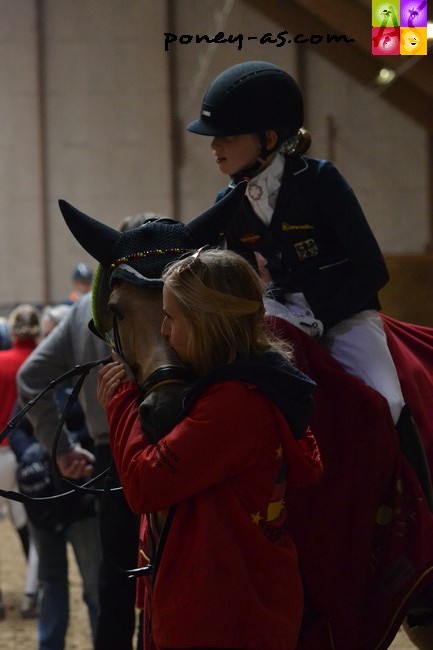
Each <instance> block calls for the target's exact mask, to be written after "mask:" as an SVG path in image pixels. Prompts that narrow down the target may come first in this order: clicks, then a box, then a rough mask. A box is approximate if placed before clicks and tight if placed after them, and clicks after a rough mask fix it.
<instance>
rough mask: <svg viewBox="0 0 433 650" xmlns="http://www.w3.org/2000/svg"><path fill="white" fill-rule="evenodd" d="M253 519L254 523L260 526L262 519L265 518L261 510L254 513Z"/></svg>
mask: <svg viewBox="0 0 433 650" xmlns="http://www.w3.org/2000/svg"><path fill="white" fill-rule="evenodd" d="M251 519H252V520H253V524H256V526H258V525H259V523H260V522H261V520H262V519H263V517H262V515H261V514H260V510H259V511H258V512H256V513H255V514H254V515H253V514H252V515H251Z"/></svg>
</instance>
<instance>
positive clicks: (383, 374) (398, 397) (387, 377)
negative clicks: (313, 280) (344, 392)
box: [264, 293, 404, 424]
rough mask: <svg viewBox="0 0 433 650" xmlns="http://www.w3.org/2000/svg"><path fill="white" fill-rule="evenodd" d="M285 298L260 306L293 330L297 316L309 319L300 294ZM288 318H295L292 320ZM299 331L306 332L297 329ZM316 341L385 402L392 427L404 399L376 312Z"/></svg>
mask: <svg viewBox="0 0 433 650" xmlns="http://www.w3.org/2000/svg"><path fill="white" fill-rule="evenodd" d="M287 298H288V301H287V302H286V304H285V305H281V304H279V303H276V302H275V301H274V300H270V299H268V298H266V299H265V301H264V302H265V307H266V311H267V313H269V314H272V315H274V316H279V317H281V318H285V319H286V320H288V322H290V323H292V324H293V325H295V326H298V325H297V322H296V320H299V316H300V315H301V314H305V315H306V316H307V317H308V318H311V317H312V316H313V312H312V310H311V307H310V305H309V304H308V302H307V301H306V299H305V296H304V295H303V294H302V293H296V294H288V295H287ZM287 312H289V314H287ZM292 315H296V319H293V318H292ZM299 328H300V329H302V330H303V331H306V330H305V329H304V328H303V327H301V326H300V325H299ZM316 340H317V341H318V343H319V345H321V346H322V347H323V348H324V349H325V350H327V351H328V352H329V354H330V355H331V356H332V357H333V358H334V359H335V360H336V361H338V363H339V364H340V365H341V366H342V367H343V368H344V369H345V370H346V371H347V372H348V373H349V374H351V375H354V376H355V377H358V378H359V379H361V380H362V381H363V382H364V383H365V384H367V386H370V387H371V388H374V390H376V391H377V392H378V393H380V394H381V395H382V396H383V397H384V398H385V399H386V400H387V402H388V404H389V408H390V411H391V416H392V419H393V421H394V424H396V423H397V421H398V419H399V417H400V413H401V410H402V408H403V406H404V398H403V394H402V392H401V387H400V382H399V379H398V376H397V370H396V368H395V365H394V361H393V359H392V356H391V353H390V351H389V348H388V343H387V340H386V334H385V331H384V329H383V324H382V320H381V318H380V316H379V314H378V313H377V311H376V310H374V309H370V310H365V311H361V312H359V313H358V314H355V315H354V316H352V317H351V318H347V319H345V320H344V321H342V322H341V323H338V324H337V325H334V327H331V329H329V330H328V331H327V332H326V333H325V334H324V335H323V336H322V337H320V338H319V337H317V338H316Z"/></svg>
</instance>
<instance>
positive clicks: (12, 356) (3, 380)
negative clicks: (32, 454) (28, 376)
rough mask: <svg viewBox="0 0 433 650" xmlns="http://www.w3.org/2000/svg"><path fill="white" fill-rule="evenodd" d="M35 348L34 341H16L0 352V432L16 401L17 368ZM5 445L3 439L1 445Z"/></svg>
mask: <svg viewBox="0 0 433 650" xmlns="http://www.w3.org/2000/svg"><path fill="white" fill-rule="evenodd" d="M35 347H36V342H35V339H33V338H28V339H18V340H16V341H15V342H14V343H13V345H12V347H11V348H9V350H0V395H1V400H0V432H1V431H3V430H4V428H5V427H6V425H7V423H8V422H9V419H10V416H11V413H12V409H13V407H14V405H15V402H16V400H17V386H16V374H17V372H18V368H19V367H20V366H21V364H22V363H24V361H25V360H26V359H27V357H28V356H29V354H30V352H32V350H34V348H35ZM0 444H1V445H2V446H3V445H7V444H9V443H8V439H7V438H5V439H4V440H3V441H2V442H1V443H0Z"/></svg>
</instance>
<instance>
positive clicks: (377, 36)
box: [371, 27, 400, 56]
mask: <svg viewBox="0 0 433 650" xmlns="http://www.w3.org/2000/svg"><path fill="white" fill-rule="evenodd" d="M371 53H372V54H374V55H375V56H396V55H398V54H400V28H399V27H372V29H371Z"/></svg>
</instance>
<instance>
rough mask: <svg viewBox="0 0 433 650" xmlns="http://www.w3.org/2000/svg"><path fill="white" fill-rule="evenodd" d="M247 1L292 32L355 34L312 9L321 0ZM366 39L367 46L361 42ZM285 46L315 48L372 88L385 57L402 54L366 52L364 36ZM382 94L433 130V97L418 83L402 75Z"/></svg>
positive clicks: (383, 90) (326, 0)
mask: <svg viewBox="0 0 433 650" xmlns="http://www.w3.org/2000/svg"><path fill="white" fill-rule="evenodd" d="M244 2H246V3H247V4H248V5H250V6H251V7H253V8H254V9H255V10H256V11H258V12H261V13H263V14H264V15H266V16H267V18H270V19H271V20H273V21H274V22H275V23H277V24H278V25H280V26H281V27H282V28H284V29H285V30H287V31H288V32H289V34H299V33H303V34H305V35H306V36H307V35H311V34H320V35H326V34H328V33H341V34H344V33H346V35H347V36H348V37H352V38H354V37H353V36H352V34H351V33H347V23H346V28H345V29H342V30H341V31H340V30H338V28H335V27H334V26H333V25H330V24H329V23H328V22H324V20H322V19H321V18H318V17H317V16H316V15H313V14H312V13H311V7H316V5H321V3H322V0H321V2H320V3H319V2H318V3H315V2H314V3H311V1H309V2H308V3H307V2H306V0H299V1H291V2H287V1H286V0H244ZM301 2H304V3H305V5H307V4H308V7H309V10H307V9H306V8H305V7H303V6H301V4H300V3H301ZM324 2H326V3H327V2H328V0H324ZM335 2H341V0H335ZM344 7H345V8H346V9H347V8H348V7H349V3H348V2H347V0H346V1H345V2H344ZM334 13H335V12H333V13H332V15H334ZM356 15H358V14H356ZM367 34H370V27H368V29H367ZM363 42H364V46H362V43H363ZM285 47H299V48H303V47H310V48H314V51H315V52H318V53H320V55H321V56H323V57H324V58H326V59H327V60H328V61H330V62H331V63H333V64H334V65H336V66H337V67H338V68H340V69H341V70H343V71H344V72H346V73H347V74H349V75H350V76H352V77H353V78H355V79H356V80H357V81H359V82H360V83H362V84H364V85H365V86H367V87H368V88H370V89H371V90H374V89H375V88H376V86H375V81H374V80H375V79H376V77H377V74H378V72H379V70H380V68H381V67H383V60H382V59H391V58H396V59H398V58H399V57H374V56H372V55H371V54H370V53H369V52H368V53H367V52H366V50H365V47H366V46H365V37H363V38H362V40H361V41H360V42H359V43H358V41H357V40H355V42H354V43H348V44H345V43H341V42H340V43H336V42H333V43H327V42H325V40H324V41H322V43H319V44H316V45H312V44H309V43H305V44H295V43H292V44H286V45H285ZM420 58H421V57H420ZM422 58H428V57H422ZM430 83H431V82H430ZM380 95H381V97H382V98H383V99H384V100H386V101H388V102H389V103H391V104H392V105H393V106H394V107H396V108H398V109H399V110H401V111H402V112H404V113H405V114H406V115H408V116H409V117H410V118H411V119H413V120H414V121H416V122H417V123H418V124H420V125H421V126H423V127H424V128H426V129H427V130H428V132H429V133H433V97H432V96H430V95H428V94H427V93H426V92H425V91H424V90H423V89H420V88H419V87H417V86H415V85H414V84H413V83H412V82H411V81H409V80H408V79H407V78H405V77H404V76H403V75H402V76H400V77H397V79H396V81H394V82H393V83H391V84H390V85H389V86H386V87H383V88H381V89H380Z"/></svg>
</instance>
